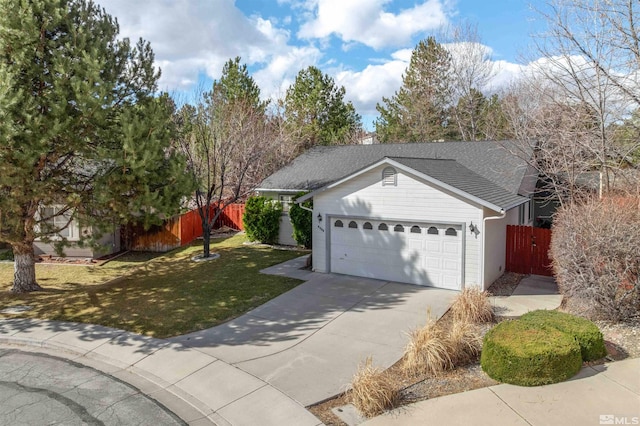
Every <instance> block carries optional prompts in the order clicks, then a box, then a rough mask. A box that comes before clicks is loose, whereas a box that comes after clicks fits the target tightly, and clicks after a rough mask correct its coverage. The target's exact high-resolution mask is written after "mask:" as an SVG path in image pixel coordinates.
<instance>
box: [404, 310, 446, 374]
mask: <svg viewBox="0 0 640 426" xmlns="http://www.w3.org/2000/svg"><path fill="white" fill-rule="evenodd" d="M449 350H450V345H449V342H448V340H447V335H446V334H445V333H444V332H443V330H442V329H441V327H440V326H439V325H438V324H437V323H436V321H435V320H433V319H432V318H431V316H430V315H429V317H428V319H427V323H426V325H425V326H424V327H422V328H418V329H416V330H413V331H412V332H411V334H410V336H409V343H408V344H407V347H406V348H405V351H404V361H403V363H402V370H403V372H404V373H405V374H407V375H419V374H432V375H437V374H438V373H440V372H441V371H443V370H446V369H448V368H451V367H452V366H453V361H452V359H451V355H450V354H449Z"/></svg>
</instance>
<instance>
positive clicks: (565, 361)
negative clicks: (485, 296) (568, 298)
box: [480, 320, 582, 386]
mask: <svg viewBox="0 0 640 426" xmlns="http://www.w3.org/2000/svg"><path fill="white" fill-rule="evenodd" d="M480 364H481V366H482V369H483V370H484V371H485V372H486V373H487V374H488V375H489V376H490V377H491V378H493V379H495V380H498V381H500V382H504V383H511V384H514V385H520V386H538V385H546V384H549V383H557V382H561V381H563V380H567V379H568V378H570V377H572V376H574V375H575V374H576V373H578V371H580V368H581V367H582V356H581V354H580V345H578V343H577V342H576V341H575V339H574V338H573V337H572V336H570V335H569V334H566V333H563V332H561V331H559V330H557V329H555V328H553V327H546V326H538V325H533V324H530V323H527V322H526V321H519V320H515V321H504V322H501V323H500V324H498V325H497V326H495V327H494V328H493V329H491V330H489V332H488V333H487V334H486V335H485V337H484V344H483V349H482V355H481V357H480Z"/></svg>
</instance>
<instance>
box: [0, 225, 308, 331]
mask: <svg viewBox="0 0 640 426" xmlns="http://www.w3.org/2000/svg"><path fill="white" fill-rule="evenodd" d="M244 241H245V238H244V236H243V235H237V236H234V237H231V238H228V239H222V240H214V241H213V244H212V247H211V250H212V252H216V253H219V254H220V258H219V259H217V260H213V261H208V262H200V263H195V262H192V261H191V260H190V258H191V257H192V256H194V255H195V254H197V253H200V252H201V251H202V247H201V246H191V247H185V248H181V249H178V250H174V251H172V252H169V253H166V254H164V255H160V256H158V255H153V254H149V253H132V254H130V255H126V256H123V257H120V258H118V259H116V260H113V261H111V262H109V263H107V264H105V265H103V266H99V267H96V266H93V267H91V266H67V265H42V264H38V265H37V269H36V275H37V279H38V282H39V283H40V285H42V286H43V287H45V291H42V292H36V293H31V294H26V295H14V294H12V293H10V292H9V289H10V287H11V280H12V279H13V265H12V264H7V263H4V264H0V286H1V288H2V290H3V291H2V292H0V308H4V307H8V306H16V305H22V306H24V305H26V306H31V307H32V308H33V309H32V310H30V311H26V312H23V313H21V314H20V315H7V314H5V315H3V314H0V318H15V317H22V318H24V317H30V318H42V319H50V320H60V321H75V322H83V323H92V324H101V325H105V326H109V327H116V328H121V329H124V330H129V331H133V332H136V333H140V334H145V335H149V336H154V337H170V336H176V335H180V334H184V333H188V332H191V331H196V330H201V329H203V328H208V327H211V326H214V325H216V324H220V323H222V322H225V321H228V320H229V319H232V318H235V317H237V316H239V315H241V314H243V313H244V312H247V311H248V310H250V309H252V308H254V307H256V306H259V305H261V304H263V303H264V302H266V301H268V300H270V299H272V298H274V297H276V296H278V295H279V294H281V293H283V292H285V291H288V290H290V289H292V288H294V287H295V286H297V285H298V284H300V283H301V281H299V280H295V279H291V278H285V277H280V276H271V275H264V274H260V273H259V270H260V269H263V268H266V267H268V266H271V265H275V264H278V263H281V262H284V261H286V260H289V259H292V258H295V257H297V256H300V255H302V254H303V252H299V251H282V250H276V249H272V248H266V247H259V246H244V245H243V242H244ZM115 278H118V279H117V280H115V281H112V280H114V279H115Z"/></svg>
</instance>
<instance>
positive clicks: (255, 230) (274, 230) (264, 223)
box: [242, 196, 282, 244]
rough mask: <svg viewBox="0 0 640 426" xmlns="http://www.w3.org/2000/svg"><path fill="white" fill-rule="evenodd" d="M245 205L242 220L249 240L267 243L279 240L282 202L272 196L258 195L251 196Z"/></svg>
mask: <svg viewBox="0 0 640 426" xmlns="http://www.w3.org/2000/svg"><path fill="white" fill-rule="evenodd" d="M244 207H245V208H244V215H243V216H242V222H243V224H244V230H245V232H246V234H247V237H248V238H249V240H250V241H260V242H261V243H265V244H274V243H276V242H278V233H279V232H280V216H281V215H282V204H281V203H280V202H278V201H274V200H272V199H271V198H267V197H263V196H256V197H249V198H248V199H247V202H246V203H245V206H244Z"/></svg>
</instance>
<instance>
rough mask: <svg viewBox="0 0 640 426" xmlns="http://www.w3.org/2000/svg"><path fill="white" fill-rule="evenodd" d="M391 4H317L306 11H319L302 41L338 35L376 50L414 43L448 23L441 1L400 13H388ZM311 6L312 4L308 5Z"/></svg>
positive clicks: (370, 0)
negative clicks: (413, 41)
mask: <svg viewBox="0 0 640 426" xmlns="http://www.w3.org/2000/svg"><path fill="white" fill-rule="evenodd" d="M389 2H390V0H316V1H314V2H307V8H309V7H313V8H314V9H317V10H316V12H315V16H314V19H312V20H310V21H308V22H306V23H305V24H303V25H302V27H301V28H300V32H299V33H298V36H299V37H302V38H324V37H328V36H329V35H331V34H336V35H338V36H339V37H340V38H341V39H342V40H343V41H344V42H346V43H349V42H353V41H356V42H359V43H362V44H364V45H366V46H369V47H372V48H374V49H379V48H383V47H388V46H402V45H406V44H407V43H411V41H412V37H413V36H414V35H416V34H419V33H423V32H425V31H430V30H434V29H437V28H439V27H441V26H442V25H444V24H445V23H447V14H446V11H445V6H444V4H443V2H442V1H441V0H427V1H424V2H422V3H419V4H416V5H415V6H414V7H412V8H410V9H404V10H401V11H399V12H398V13H395V14H394V13H391V12H388V11H387V10H385V7H384V6H385V4H386V3H389ZM309 3H310V4H309Z"/></svg>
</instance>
